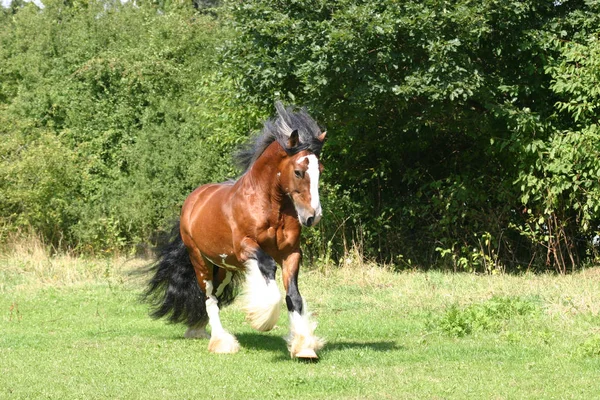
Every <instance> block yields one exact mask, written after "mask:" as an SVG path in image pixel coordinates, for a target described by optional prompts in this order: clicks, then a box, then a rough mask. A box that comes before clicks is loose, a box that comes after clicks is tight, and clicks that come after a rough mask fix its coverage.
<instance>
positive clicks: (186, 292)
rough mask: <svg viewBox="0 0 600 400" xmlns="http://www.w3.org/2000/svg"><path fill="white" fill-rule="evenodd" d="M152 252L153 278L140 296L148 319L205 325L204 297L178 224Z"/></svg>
mask: <svg viewBox="0 0 600 400" xmlns="http://www.w3.org/2000/svg"><path fill="white" fill-rule="evenodd" d="M156 250H157V251H156V253H157V258H156V261H155V263H154V264H153V265H152V266H150V269H149V270H150V272H152V273H153V276H152V279H151V280H150V282H148V288H147V289H146V292H145V293H144V298H145V299H146V300H147V301H149V302H150V303H151V313H150V315H151V316H152V317H153V318H162V317H166V318H168V320H169V322H172V323H179V322H183V323H185V324H186V325H188V326H190V327H191V326H195V325H198V324H205V323H206V322H208V314H207V313H206V303H205V298H206V296H205V294H204V292H203V291H202V289H200V285H198V280H197V279H196V273H195V272H194V266H193V265H192V261H191V260H190V256H189V254H188V251H187V248H186V247H185V244H184V243H183V240H182V239H181V232H180V231H179V221H177V222H176V223H175V226H174V227H173V230H172V231H171V236H170V238H169V240H168V241H166V243H164V244H161V245H159V246H158V247H157V249H156Z"/></svg>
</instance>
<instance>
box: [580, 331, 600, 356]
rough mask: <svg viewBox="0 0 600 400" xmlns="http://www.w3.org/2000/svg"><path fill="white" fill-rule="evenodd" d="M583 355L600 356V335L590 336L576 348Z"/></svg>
mask: <svg viewBox="0 0 600 400" xmlns="http://www.w3.org/2000/svg"><path fill="white" fill-rule="evenodd" d="M578 352H579V354H580V355H581V356H583V357H600V337H599V336H592V337H591V338H589V339H587V340H586V341H585V342H583V343H582V344H581V345H580V346H579V349H578Z"/></svg>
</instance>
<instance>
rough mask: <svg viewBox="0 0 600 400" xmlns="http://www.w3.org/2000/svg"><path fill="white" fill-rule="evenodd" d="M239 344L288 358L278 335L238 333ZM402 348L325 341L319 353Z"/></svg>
mask: <svg viewBox="0 0 600 400" xmlns="http://www.w3.org/2000/svg"><path fill="white" fill-rule="evenodd" d="M236 337H237V339H238V341H239V342H240V345H241V346H242V347H244V348H247V349H252V350H260V351H269V352H272V353H278V354H276V357H275V360H278V361H281V360H289V359H290V355H289V353H288V350H287V343H286V342H285V340H284V339H283V338H282V337H280V336H272V335H264V334H261V333H240V334H238V335H236ZM402 349H404V347H402V346H398V345H397V344H396V343H395V342H393V341H385V340H384V341H371V342H358V341H357V342H353V341H340V342H327V344H326V345H325V347H324V348H323V349H322V350H321V354H323V356H325V355H326V354H328V353H331V352H335V351H348V350H370V351H377V352H390V351H400V350H402Z"/></svg>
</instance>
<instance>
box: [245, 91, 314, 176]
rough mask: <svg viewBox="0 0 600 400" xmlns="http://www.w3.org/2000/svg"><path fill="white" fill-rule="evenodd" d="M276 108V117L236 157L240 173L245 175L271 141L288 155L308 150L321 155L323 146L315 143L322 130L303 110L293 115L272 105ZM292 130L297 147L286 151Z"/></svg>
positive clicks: (286, 109)
mask: <svg viewBox="0 0 600 400" xmlns="http://www.w3.org/2000/svg"><path fill="white" fill-rule="evenodd" d="M275 108H276V110H277V117H276V118H273V119H270V120H268V121H266V122H265V125H264V127H263V129H262V131H261V132H260V133H259V134H258V135H256V136H254V137H252V138H251V139H250V140H249V141H248V143H246V144H245V145H243V146H242V147H241V149H240V150H239V151H238V152H237V153H236V154H235V156H234V158H235V162H236V164H237V165H239V166H240V168H241V169H242V170H243V171H247V170H248V168H250V166H251V165H252V164H253V163H254V162H255V161H256V159H257V158H258V157H260V155H261V154H262V153H263V152H264V151H265V149H266V148H267V147H268V146H269V145H270V144H271V143H273V142H274V141H277V142H279V144H280V145H281V147H283V148H284V149H285V151H286V152H287V153H288V154H289V155H294V154H297V153H299V152H300V151H303V150H308V151H310V152H312V153H314V154H316V155H317V156H319V155H320V154H321V148H322V147H323V142H321V141H320V140H318V137H319V135H320V134H321V133H322V130H321V128H319V125H318V124H317V122H316V121H315V120H314V119H312V117H311V116H310V115H308V113H307V112H306V110H305V109H304V108H302V109H300V110H299V111H294V107H287V108H285V107H284V106H283V104H282V103H281V102H277V103H275ZM295 130H297V131H298V136H299V138H300V143H299V144H298V146H296V147H293V148H288V139H289V137H290V135H291V134H292V132H293V131H295Z"/></svg>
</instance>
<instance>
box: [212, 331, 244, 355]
mask: <svg viewBox="0 0 600 400" xmlns="http://www.w3.org/2000/svg"><path fill="white" fill-rule="evenodd" d="M239 350H240V344H239V343H238V341H237V340H236V338H235V337H234V336H233V335H231V334H229V333H225V334H222V335H219V336H213V337H212V338H211V339H210V342H208V351H210V352H211V353H217V354H234V353H237V352H238V351H239Z"/></svg>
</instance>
